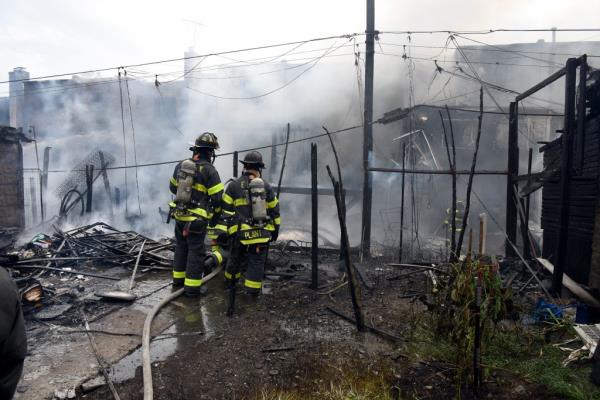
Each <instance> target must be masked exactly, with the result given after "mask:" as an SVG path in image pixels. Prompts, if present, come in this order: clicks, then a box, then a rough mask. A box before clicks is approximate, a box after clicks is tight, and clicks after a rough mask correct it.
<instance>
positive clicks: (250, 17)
mask: <svg viewBox="0 0 600 400" xmlns="http://www.w3.org/2000/svg"><path fill="white" fill-rule="evenodd" d="M2 3H4V4H3V5H2V7H1V10H2V12H1V13H0V48H1V49H2V50H3V51H2V53H3V57H0V74H2V75H3V76H4V77H7V75H6V74H7V73H8V71H9V70H11V69H12V68H13V67H16V66H23V67H26V68H27V69H28V70H29V71H30V73H31V75H32V76H43V75H49V74H56V73H65V72H74V71H80V70H88V69H94V68H104V67H113V66H119V65H127V64H132V63H139V62H147V61H153V60H159V59H165V58H176V57H181V56H182V55H183V52H184V51H185V50H186V49H187V48H189V47H194V48H195V50H196V51H197V52H199V53H205V52H214V51H222V50H228V49H238V48H245V47H252V46H257V45H264V44H271V43H281V42H287V41H295V40H304V39H309V38H315V37H322V36H329V35H340V34H346V33H352V32H364V30H365V9H366V6H365V1H358V0H327V1H323V0H304V1H289V0H255V1H241V0H238V1H231V0H229V1H228V0H222V1H203V0H196V1H189V0H187V1H186V0H172V1H169V2H164V1H153V0H150V1H148V0H146V1H137V0H136V1H123V0H120V1H116V0H106V1H90V0H79V1H75V0H50V1H48V0H28V1H8V0H2ZM582 8H583V9H585V12H580V10H581V9H582ZM599 12H600V2H593V1H592V2H590V1H581V0H569V1H564V0H501V1H500V0H487V1H479V0H458V1H452V2H450V1H440V0H438V1H432V0H419V1H399V0H377V1H376V29H378V30H380V31H398V30H400V31H404V30H440V29H452V30H479V29H491V28H515V29H518V28H550V27H558V28H597V27H599V26H598V22H597V15H598V14H599ZM383 37H384V38H385V39H386V40H389V39H390V38H392V39H394V38H395V39H396V40H397V41H402V40H405V38H404V37H403V38H400V37H398V35H387V36H386V35H383ZM446 37H447V35H445V34H444V35H414V36H413V37H412V41H413V44H415V43H419V44H424V45H443V44H444V42H445V40H446ZM479 38H482V37H479ZM484 38H485V40H486V42H488V43H496V44H498V43H510V42H520V41H536V40H537V39H540V38H544V39H546V40H548V41H549V40H550V38H551V36H550V33H543V32H537V33H496V34H492V35H486V36H485V37H484ZM594 39H595V40H600V32H578V33H559V34H558V40H559V41H560V40H594ZM360 40H362V38H361V39H360ZM2 75H0V76H2ZM0 90H5V89H4V88H0Z"/></svg>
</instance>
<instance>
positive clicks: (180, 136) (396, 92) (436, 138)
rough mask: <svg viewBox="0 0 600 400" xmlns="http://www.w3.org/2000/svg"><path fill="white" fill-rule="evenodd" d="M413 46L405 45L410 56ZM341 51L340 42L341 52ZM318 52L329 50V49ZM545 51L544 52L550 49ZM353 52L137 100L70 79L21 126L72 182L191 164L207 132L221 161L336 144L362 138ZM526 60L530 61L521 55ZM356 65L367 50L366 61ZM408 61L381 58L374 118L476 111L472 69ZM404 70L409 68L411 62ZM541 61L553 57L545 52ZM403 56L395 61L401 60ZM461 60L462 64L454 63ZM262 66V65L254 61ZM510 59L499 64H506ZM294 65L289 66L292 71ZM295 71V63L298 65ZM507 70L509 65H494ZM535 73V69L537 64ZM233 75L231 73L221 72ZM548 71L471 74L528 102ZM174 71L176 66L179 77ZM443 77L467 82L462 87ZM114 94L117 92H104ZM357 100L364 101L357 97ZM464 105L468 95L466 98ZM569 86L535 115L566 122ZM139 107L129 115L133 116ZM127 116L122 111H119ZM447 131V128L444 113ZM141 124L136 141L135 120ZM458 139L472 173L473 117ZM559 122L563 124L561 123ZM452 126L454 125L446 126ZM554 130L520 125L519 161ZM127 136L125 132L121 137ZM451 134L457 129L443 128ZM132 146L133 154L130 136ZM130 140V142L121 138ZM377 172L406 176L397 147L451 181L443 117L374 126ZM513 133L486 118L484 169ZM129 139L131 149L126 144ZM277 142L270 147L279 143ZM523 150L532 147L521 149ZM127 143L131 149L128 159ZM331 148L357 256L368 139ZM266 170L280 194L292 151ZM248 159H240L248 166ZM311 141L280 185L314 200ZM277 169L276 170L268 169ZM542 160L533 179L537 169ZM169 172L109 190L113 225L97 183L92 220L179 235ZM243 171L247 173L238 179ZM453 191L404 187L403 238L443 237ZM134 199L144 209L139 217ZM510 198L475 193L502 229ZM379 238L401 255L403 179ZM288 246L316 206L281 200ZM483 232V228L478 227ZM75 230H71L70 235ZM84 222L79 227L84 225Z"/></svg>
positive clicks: (149, 79) (228, 166) (458, 123)
mask: <svg viewBox="0 0 600 400" xmlns="http://www.w3.org/2000/svg"><path fill="white" fill-rule="evenodd" d="M408 43H410V42H408ZM340 44H344V43H342V42H341V41H338V42H337V43H336V46H337V45H340ZM320 46H322V44H321V45H320ZM544 46H545V45H544ZM582 46H583V45H577V46H575V47H573V48H569V47H568V46H567V47H561V49H560V50H561V51H560V52H562V53H579V52H582V51H590V52H595V53H596V54H598V53H599V51H597V50H596V47H597V46H596V47H593V46H592V45H588V46H587V47H585V48H584V47H582ZM352 49H353V47H352V46H350V48H340V49H339V50H338V53H339V54H346V56H343V57H342V56H340V57H331V58H327V59H323V60H320V59H318V58H317V57H315V54H325V53H324V52H326V51H327V50H328V49H327V48H325V49H322V50H321V51H320V53H317V52H315V53H312V57H315V58H310V57H307V58H308V61H306V60H300V61H299V60H296V61H294V60H288V61H286V60H285V57H280V58H278V57H274V58H272V59H267V60H266V61H265V60H264V59H263V61H255V62H245V63H241V62H239V60H237V61H236V60H232V59H229V60H224V59H218V58H216V57H213V58H209V59H207V60H202V62H199V61H200V60H199V59H198V60H197V61H194V62H193V63H192V66H194V65H197V68H195V69H194V70H193V71H190V68H191V67H190V66H187V67H186V72H185V73H183V74H182V73H181V71H179V72H178V73H176V74H172V75H168V76H159V78H158V82H159V83H160V85H159V86H158V88H157V87H156V86H155V82H154V79H153V74H152V73H151V72H150V71H133V70H132V71H128V78H127V79H128V81H127V84H128V85H129V96H128V94H127V85H126V83H125V78H124V77H123V79H122V81H121V85H120V86H119V82H118V81H117V79H116V77H114V76H112V77H93V78H91V77H74V78H73V79H72V80H64V81H42V82H31V83H28V84H27V85H26V91H25V96H26V104H27V105H26V107H27V108H26V120H27V124H28V125H32V126H35V130H36V132H37V136H38V140H39V142H38V147H39V149H40V153H41V152H42V150H43V148H44V147H46V146H50V147H52V150H51V161H50V170H51V171H53V170H67V171H69V170H71V169H72V168H73V166H74V165H76V164H77V162H79V161H80V160H81V159H83V158H85V157H86V156H87V155H88V154H89V153H90V151H92V150H94V149H99V150H102V151H103V152H105V153H107V154H111V155H113V156H114V157H115V158H116V160H117V161H116V162H115V164H116V165H113V167H114V166H124V165H125V159H127V165H129V166H131V165H134V164H135V161H136V158H137V164H148V163H155V162H165V161H171V160H180V159H183V158H185V157H189V156H190V152H189V150H188V147H189V145H188V143H189V142H193V141H194V139H195V137H196V136H197V135H199V134H200V133H202V132H205V131H211V132H214V133H215V134H216V135H217V136H218V137H219V141H220V143H221V153H228V152H231V151H234V150H241V149H246V148H253V147H259V146H264V145H270V144H272V143H273V142H276V143H282V142H283V141H284V138H285V129H286V124H287V123H288V122H289V123H291V139H300V138H302V137H307V136H312V135H316V134H320V133H323V130H322V128H321V127H322V126H326V127H327V128H328V129H330V130H336V129H339V128H345V127H348V126H354V125H360V124H361V123H362V118H363V115H362V85H363V83H364V82H363V76H364V71H362V65H363V62H364V59H363V57H364V56H363V55H361V56H360V57H361V58H360V59H359V62H358V65H359V68H357V66H356V65H355V57H354V56H353V54H352ZM520 50H521V51H522V50H523V49H520ZM359 51H360V50H359ZM402 51H403V50H401V48H391V47H390V46H387V45H385V44H380V48H379V49H378V52H381V53H386V54H387V56H386V55H385V54H383V55H378V56H377V61H376V70H375V77H376V80H375V101H374V116H375V118H378V117H380V116H382V114H383V113H384V112H387V111H389V110H391V109H394V108H398V107H408V106H414V105H416V104H433V105H444V104H448V105H449V106H451V107H452V106H462V107H466V108H471V109H474V108H477V107H478V94H477V92H478V88H479V83H478V82H476V81H474V80H473V79H471V80H469V79H468V78H467V79H465V78H464V76H465V75H466V74H468V75H473V70H471V68H470V67H469V66H468V65H465V64H464V63H461V64H458V65H457V64H447V63H442V62H440V63H439V65H440V66H441V67H442V68H443V71H439V70H438V69H437V68H436V65H435V64H434V62H433V61H432V60H433V56H435V53H436V52H439V51H438V50H435V51H434V50H431V51H430V53H431V57H432V60H428V61H419V60H414V59H410V58H402V57H398V56H400V55H402ZM404 51H406V52H407V56H408V57H410V56H411V53H410V51H409V50H404ZM539 51H542V52H543V51H549V49H548V48H546V47H543V48H542V49H541V50H539ZM465 53H466V54H467V57H468V58H469V59H470V60H479V61H482V62H483V61H485V62H489V63H491V64H494V63H495V62H496V61H497V60H504V63H507V61H506V60H505V59H504V58H506V57H505V56H506V54H505V53H501V52H497V53H499V54H496V53H494V52H489V51H488V52H482V51H476V50H475V49H471V50H469V51H466V52H465ZM392 54H395V55H396V56H394V55H392ZM447 54H450V55H451V56H450V57H449V58H450V59H452V60H459V59H460V60H462V59H461V55H460V54H458V53H454V54H452V53H451V52H449V53H447ZM512 56H514V57H515V58H516V59H517V61H518V62H515V63H517V64H530V63H531V64H533V63H535V62H536V61H535V60H531V59H527V58H525V59H523V58H522V57H517V54H516V53H513V54H512ZM257 57H258V56H257ZM503 57H504V58H503ZM290 58H292V59H293V58H294V57H291V56H290ZM296 58H297V56H296ZM564 58H565V57H563V56H555V57H553V58H552V61H553V62H554V63H555V64H559V65H560V64H561V63H564ZM498 62H500V61H498ZM537 62H539V61H537ZM226 63H229V64H230V66H228V67H227V68H225V67H223V65H224V64H226ZM544 65H545V67H544V69H541V68H532V67H524V66H494V65H492V66H489V64H473V65H472V68H473V69H474V70H475V71H476V72H477V74H478V75H479V76H481V78H482V79H483V80H485V81H489V82H492V83H494V84H497V85H500V86H505V87H508V88H510V89H513V90H518V91H522V90H524V89H526V88H528V87H530V86H532V85H533V84H535V83H536V82H538V81H540V80H541V79H543V78H544V77H545V76H547V75H549V74H550V73H551V72H552V70H553V69H554V70H555V69H556V68H557V67H556V66H552V67H549V66H548V64H544ZM170 68H171V70H173V69H179V70H180V69H181V66H179V67H178V68H177V67H173V66H172V65H171V66H170ZM448 72H452V73H454V74H458V75H461V76H463V78H459V77H456V76H454V75H452V74H449V73H448ZM107 81H110V82H108V83H107ZM359 86H360V87H361V89H360V90H359ZM465 93H471V94H469V95H464V94H465ZM492 93H493V96H494V99H495V100H496V101H498V103H499V104H500V105H501V106H502V107H503V109H504V111H507V110H508V103H509V101H511V100H513V99H514V94H510V93H506V92H501V91H492ZM560 93H561V88H560V85H559V86H557V89H554V88H553V89H552V90H548V91H547V92H540V94H539V95H538V97H539V98H538V99H533V101H532V102H530V103H527V104H525V106H526V107H529V108H533V107H537V108H541V109H546V110H547V109H551V110H554V111H556V110H558V111H560V108H561V107H560V106H561V102H562V97H561V94H560ZM130 103H131V108H130ZM484 103H485V107H486V109H487V110H494V111H498V109H497V108H496V106H495V105H494V102H493V101H492V99H491V98H490V97H489V96H488V95H487V94H486V96H485V99H484ZM121 104H122V105H121ZM444 118H447V117H446V116H445V113H444ZM132 119H133V127H132V122H131V120H132ZM452 119H453V124H454V130H455V135H456V139H457V168H458V169H468V168H469V167H470V164H471V158H472V151H473V145H474V141H473V139H474V137H475V133H476V123H477V119H476V114H473V113H471V114H465V113H458V112H455V111H453V112H452ZM559 122H560V121H559ZM446 124H447V121H446ZM556 124H557V122H556V121H555V120H553V121H552V122H551V123H550V122H548V120H547V119H540V118H537V119H536V118H534V117H531V118H524V119H523V122H522V127H523V132H522V135H521V136H520V141H523V142H522V143H520V147H521V148H522V149H527V148H528V147H529V146H532V147H533V148H534V153H537V147H536V146H537V145H536V144H535V141H536V140H539V135H540V133H539V132H540V131H542V130H543V131H544V132H546V133H545V135H546V136H545V138H546V139H547V140H551V139H553V138H554V137H556V134H555V133H554V129H555V126H556ZM123 126H124V128H123ZM447 126H448V125H447ZM133 128H134V129H135V146H134V129H133ZM123 129H124V130H125V134H123ZM415 129H422V130H423V132H424V135H426V137H427V138H428V141H429V145H430V146H431V151H430V150H429V145H428V144H427V143H426V142H425V141H424V137H423V136H419V135H411V136H410V137H407V138H406V139H403V140H397V141H394V140H393V139H394V138H397V137H399V136H401V135H402V134H405V133H407V132H411V131H413V130H415ZM373 132H374V155H373V160H372V161H373V164H374V165H376V166H382V167H399V165H401V163H402V144H403V143H406V144H407V147H408V148H409V152H408V156H407V167H408V168H415V169H433V168H435V163H434V162H433V157H432V155H431V153H433V154H434V156H435V159H436V160H437V163H438V164H439V167H440V168H441V169H447V168H448V161H447V157H446V150H445V147H444V142H443V135H442V128H441V123H440V117H439V114H438V111H437V109H425V108H423V109H419V108H417V109H415V110H414V111H413V112H412V113H411V114H410V115H409V117H408V118H406V119H405V120H403V121H400V122H395V123H391V124H388V125H380V124H375V125H374V127H373ZM507 132H508V119H507V118H506V117H505V116H503V115H490V114H486V115H485V117H484V127H483V134H482V143H481V149H480V155H481V156H480V159H479V160H478V165H479V168H480V169H498V170H500V169H504V168H505V167H506V153H505V149H506V143H507V141H506V137H507ZM123 135H125V139H123ZM274 138H275V139H274ZM525 138H528V139H525ZM124 141H125V145H124ZM334 141H335V145H336V147H337V149H338V152H339V154H340V159H341V163H342V175H343V180H344V185H345V188H346V189H347V190H348V194H347V203H348V215H347V220H348V226H349V229H350V236H351V237H350V239H351V242H352V243H353V244H357V243H358V242H359V240H360V225H361V198H362V195H361V193H360V191H361V190H362V181H363V169H362V165H363V163H362V159H363V151H362V143H363V141H362V129H361V128H358V129H355V130H352V131H348V132H345V133H341V134H337V135H334ZM314 142H316V143H317V145H318V157H319V185H320V187H323V188H330V187H331V182H330V180H329V177H328V175H327V173H326V170H325V166H326V165H329V166H331V167H332V169H333V170H334V173H335V167H334V166H335V162H334V159H333V154H332V152H331V148H330V143H329V140H328V138H327V137H323V138H319V139H316V140H314ZM32 150H33V146H30V147H29V149H28V150H26V165H27V166H28V167H35V156H34V154H33V152H32ZM261 152H262V154H263V157H264V158H265V161H266V164H267V169H266V171H265V174H266V176H267V179H268V180H269V181H270V182H271V184H272V185H274V186H275V185H276V183H277V180H278V177H279V171H280V168H281V159H282V153H283V146H281V147H277V149H276V151H275V152H274V153H273V152H272V150H271V149H265V150H261ZM243 155H244V154H243V153H241V154H240V158H242V157H243ZM309 155H310V141H304V142H300V143H297V144H291V145H290V147H289V153H288V157H287V162H286V170H285V173H284V179H283V185H284V186H295V187H309V186H310V157H309ZM521 155H522V159H521V166H523V165H525V166H526V151H522V152H521ZM273 156H275V158H273ZM537 161H538V160H537V158H536V160H534V165H535V164H539V163H538V162H537ZM215 165H216V167H217V169H218V171H219V173H220V175H221V179H222V181H226V180H228V179H229V178H231V176H232V170H233V166H232V157H231V156H229V155H228V156H221V157H218V158H217V160H216V162H215ZM173 168H174V164H167V165H157V166H148V167H140V168H138V169H137V177H136V170H135V169H134V168H127V169H111V170H109V173H108V177H109V182H110V186H111V190H112V192H111V197H112V199H113V202H114V192H115V189H119V191H120V193H121V203H120V205H119V206H116V205H114V214H113V216H112V217H111V216H110V213H109V207H108V199H109V196H108V195H106V194H105V189H104V186H103V183H102V179H101V178H100V179H99V180H97V181H96V183H95V185H94V196H95V199H97V201H96V203H95V208H94V214H93V215H92V217H91V218H90V219H104V220H106V221H107V222H108V223H111V224H113V225H115V226H116V227H118V228H120V229H127V228H132V229H135V230H138V231H142V232H145V233H149V234H152V235H153V236H161V235H171V233H172V226H171V227H170V226H168V225H166V224H164V220H163V217H162V216H161V215H160V214H159V207H160V208H161V209H162V210H166V209H167V203H168V202H169V200H170V198H171V194H170V192H169V190H168V181H169V177H170V176H171V174H172V171H173ZM240 170H241V166H240ZM66 175H67V174H65V173H62V172H52V173H50V175H49V185H48V186H49V190H48V196H47V198H46V202H47V204H48V214H49V215H54V214H56V213H57V211H58V207H59V205H60V201H61V199H60V198H58V197H56V196H55V195H54V194H53V193H54V190H53V189H54V188H56V187H57V186H58V185H60V183H61V182H62V181H63V180H64V179H65V178H66ZM466 181H467V179H466V177H465V178H460V179H459V188H458V190H459V198H464V193H465V190H466ZM450 185H451V184H450V177H449V176H447V175H440V176H427V175H407V176H406V191H405V199H406V205H405V229H408V230H409V231H410V232H411V234H409V235H405V238H407V240H409V241H410V242H411V243H413V244H415V246H419V245H420V242H421V241H422V240H423V238H425V237H431V236H433V235H437V236H443V235H444V234H443V230H444V229H445V228H444V227H443V221H444V220H445V218H446V209H447V208H449V206H450V203H451V195H450V193H451V186H450ZM138 187H139V204H138ZM505 187H506V184H505V180H504V178H503V177H497V176H494V177H476V178H475V184H474V189H475V190H476V191H477V193H478V194H479V195H480V196H481V197H482V199H483V200H484V202H485V203H486V204H487V205H488V206H489V208H490V209H491V210H493V212H494V213H495V214H496V215H495V217H496V218H497V219H498V220H500V221H503V218H504V217H503V206H502V205H503V204H504V203H505V201H506V196H505V193H504V190H505ZM373 193H374V195H373V198H374V201H373V215H372V221H373V238H374V241H378V242H381V243H385V244H390V245H392V244H397V238H398V229H399V212H398V207H399V206H400V198H401V175H400V174H385V173H373ZM281 197H282V198H281V207H282V221H283V233H284V234H285V232H286V231H288V232H293V233H294V234H295V235H296V236H295V237H302V238H306V239H307V238H309V237H310V235H309V234H308V233H307V232H308V231H309V230H310V219H309V218H307V216H308V215H309V213H310V202H309V201H308V198H307V197H306V196H302V195H292V194H285V193H284V194H282V196H281ZM319 201H320V207H319V217H320V227H321V231H322V240H323V241H331V242H334V243H335V242H337V241H338V240H339V228H338V226H337V215H336V211H335V204H334V202H333V198H332V197H331V196H320V197H319ZM473 206H474V208H473V210H472V215H476V214H478V213H479V212H483V208H482V207H481V206H480V205H478V204H477V202H476V201H473ZM473 221H475V219H473ZM72 222H73V221H72ZM78 222H79V221H78Z"/></svg>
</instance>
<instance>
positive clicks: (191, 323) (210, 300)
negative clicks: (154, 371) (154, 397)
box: [110, 281, 226, 383]
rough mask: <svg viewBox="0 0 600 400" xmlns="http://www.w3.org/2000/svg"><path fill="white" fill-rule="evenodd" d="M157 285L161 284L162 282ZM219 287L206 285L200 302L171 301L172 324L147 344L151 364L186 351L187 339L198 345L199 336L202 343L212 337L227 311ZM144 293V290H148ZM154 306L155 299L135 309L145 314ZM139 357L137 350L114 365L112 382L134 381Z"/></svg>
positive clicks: (211, 283) (111, 374) (163, 294)
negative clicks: (179, 351)
mask: <svg viewBox="0 0 600 400" xmlns="http://www.w3.org/2000/svg"><path fill="white" fill-rule="evenodd" d="M160 283H161V284H164V281H162V282H160ZM219 284H220V285H222V283H220V282H209V283H208V284H207V287H208V290H209V292H208V294H207V295H206V296H205V297H202V298H201V299H200V300H198V299H188V298H185V297H179V298H178V299H176V300H174V302H173V304H171V305H168V306H166V307H169V312H170V313H171V314H172V315H173V316H174V318H175V322H174V324H173V325H171V326H170V327H169V328H168V329H166V330H164V331H163V332H162V333H161V334H160V335H158V336H157V337H155V338H154V339H153V340H152V341H151V342H150V357H151V361H152V363H155V362H158V361H164V360H166V359H167V358H169V357H170V356H172V355H173V354H175V352H177V351H178V350H182V349H184V348H187V346H186V344H187V343H186V340H188V339H189V338H193V340H194V341H197V340H198V335H201V338H202V340H203V341H205V340H208V339H210V338H211V337H213V336H214V335H215V332H217V330H218V326H219V321H222V320H223V318H226V317H225V316H224V312H225V307H226V303H225V292H224V291H223V289H222V286H219ZM157 287H160V285H159V284H157ZM144 289H145V290H147V289H148V288H144ZM163 292H164V293H163ZM170 292H171V289H170V287H167V288H165V289H163V290H160V291H159V292H158V293H159V294H160V295H159V296H157V297H159V298H161V297H164V296H166V295H167V294H168V293H170ZM144 300H145V299H144ZM156 302H157V300H156V298H153V299H152V301H148V302H145V304H139V305H138V307H139V308H140V309H145V311H147V309H148V308H150V304H152V305H153V304H156ZM141 355H142V349H141V347H139V348H138V349H136V350H135V351H134V352H132V353H130V354H129V355H127V356H125V357H123V358H122V359H121V360H120V361H118V362H117V363H115V364H113V366H112V367H111V371H110V377H111V379H113V380H114V381H115V382H117V383H122V382H125V381H127V380H130V379H133V378H134V377H135V373H136V370H137V369H138V368H141V365H142V364H141V359H142V358H141Z"/></svg>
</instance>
